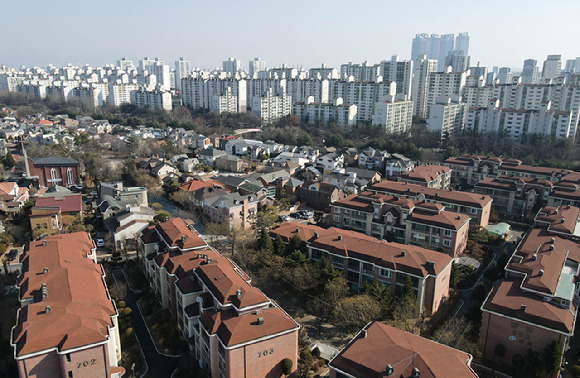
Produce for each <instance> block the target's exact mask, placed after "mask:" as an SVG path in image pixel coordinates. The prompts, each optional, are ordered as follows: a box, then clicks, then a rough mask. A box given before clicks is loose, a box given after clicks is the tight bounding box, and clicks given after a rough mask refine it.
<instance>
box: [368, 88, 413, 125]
mask: <svg viewBox="0 0 580 378" xmlns="http://www.w3.org/2000/svg"><path fill="white" fill-rule="evenodd" d="M412 123H413V101H410V100H399V99H396V98H395V97H393V96H385V97H384V98H383V100H382V101H379V102H377V103H376V104H375V107H374V113H373V124H374V125H380V126H381V127H382V128H383V127H384V131H385V133H387V134H399V133H404V132H405V131H407V130H409V129H410V128H411V125H412Z"/></svg>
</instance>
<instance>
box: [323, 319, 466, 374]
mask: <svg viewBox="0 0 580 378" xmlns="http://www.w3.org/2000/svg"><path fill="white" fill-rule="evenodd" d="M471 358H472V357H471V356H470V355H469V354H467V353H465V352H462V351H460V350H457V349H453V348H451V347H448V346H446V345H443V344H439V343H437V342H435V341H432V340H428V339H425V338H423V337H420V336H417V335H414V334H411V333H408V332H404V331H401V330H399V329H397V328H394V327H390V326H388V325H385V324H382V323H379V322H372V323H370V324H369V325H367V326H366V327H365V328H364V329H363V330H362V331H361V332H360V333H359V334H358V335H357V336H356V337H355V338H354V339H353V340H352V341H351V342H350V343H349V344H348V345H347V346H346V347H345V348H344V349H343V350H342V351H341V352H340V354H339V355H338V356H336V357H335V358H334V359H333V360H332V361H331V362H330V367H331V368H335V369H338V370H340V371H343V372H345V373H348V374H350V375H352V376H355V377H368V378H383V377H385V376H386V374H385V373H386V371H385V370H386V367H387V366H390V367H391V368H392V369H393V372H392V375H391V376H393V377H410V376H411V373H412V372H413V369H417V370H419V372H420V374H421V377H422V378H424V377H442V378H443V377H457V378H459V377H477V375H476V374H475V373H474V372H473V370H471V368H470V364H471Z"/></svg>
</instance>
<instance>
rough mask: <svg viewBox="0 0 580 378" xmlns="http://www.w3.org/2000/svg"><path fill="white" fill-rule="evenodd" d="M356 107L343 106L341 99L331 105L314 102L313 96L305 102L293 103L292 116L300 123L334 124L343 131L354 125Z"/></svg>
mask: <svg viewBox="0 0 580 378" xmlns="http://www.w3.org/2000/svg"><path fill="white" fill-rule="evenodd" d="M356 111H357V107H356V105H352V104H350V105H349V104H343V102H342V98H337V99H336V100H334V102H332V103H321V102H315V101H314V97H313V96H308V97H307V98H306V102H302V101H300V102H294V104H293V105H292V114H294V115H295V116H297V117H298V118H300V119H301V120H302V122H307V123H316V122H321V123H323V124H328V123H331V122H336V124H337V125H338V126H339V127H340V128H341V129H343V130H345V129H347V128H348V127H350V126H352V125H354V124H355V123H356Z"/></svg>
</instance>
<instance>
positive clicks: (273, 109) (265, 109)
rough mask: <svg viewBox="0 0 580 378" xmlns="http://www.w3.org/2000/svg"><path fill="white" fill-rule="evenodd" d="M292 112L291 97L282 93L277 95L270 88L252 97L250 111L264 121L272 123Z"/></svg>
mask: <svg viewBox="0 0 580 378" xmlns="http://www.w3.org/2000/svg"><path fill="white" fill-rule="evenodd" d="M291 112H292V97H290V96H288V95H286V94H284V93H282V94H280V95H278V96H276V95H274V93H273V92H272V91H271V90H270V91H268V92H267V93H266V94H265V95H263V96H259V97H258V96H256V97H254V98H253V99H252V113H254V114H255V115H256V116H257V117H260V118H261V119H262V120H263V121H264V122H265V123H272V122H275V121H278V120H279V119H281V118H283V117H285V116H287V115H288V114H290V113H291Z"/></svg>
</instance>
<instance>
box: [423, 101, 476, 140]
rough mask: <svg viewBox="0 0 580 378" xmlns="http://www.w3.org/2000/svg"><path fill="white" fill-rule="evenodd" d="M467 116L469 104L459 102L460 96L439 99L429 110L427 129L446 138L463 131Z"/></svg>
mask: <svg viewBox="0 0 580 378" xmlns="http://www.w3.org/2000/svg"><path fill="white" fill-rule="evenodd" d="M466 114H467V104H465V103H462V102H459V96H452V97H449V96H443V97H438V98H437V99H436V100H435V104H433V105H431V108H430V109H429V118H428V119H427V128H428V129H429V130H430V131H437V132H439V133H440V134H441V137H442V138H445V137H447V136H449V135H453V134H455V133H458V132H460V131H461V130H463V127H464V125H465V116H466Z"/></svg>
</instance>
